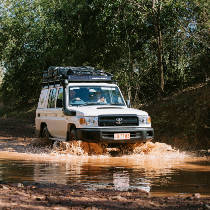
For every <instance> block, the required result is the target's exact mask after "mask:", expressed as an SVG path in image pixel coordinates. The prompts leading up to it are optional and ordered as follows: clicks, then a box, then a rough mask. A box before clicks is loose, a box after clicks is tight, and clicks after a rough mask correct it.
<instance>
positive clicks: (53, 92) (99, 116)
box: [35, 67, 154, 145]
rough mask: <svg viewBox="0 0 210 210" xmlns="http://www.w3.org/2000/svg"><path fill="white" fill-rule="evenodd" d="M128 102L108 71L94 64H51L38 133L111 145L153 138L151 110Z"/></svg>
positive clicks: (40, 106)
mask: <svg viewBox="0 0 210 210" xmlns="http://www.w3.org/2000/svg"><path fill="white" fill-rule="evenodd" d="M127 104H128V103H127ZM127 104H126V102H125V100H124V98H123V96H122V93H121V91H120V89H119V87H118V86H117V84H116V83H115V82H114V81H113V79H112V75H111V74H109V73H106V72H104V71H102V70H96V69H94V68H92V67H49V69H48V70H47V71H45V72H44V74H43V88H42V91H41V94H40V98H39V103H38V107H37V110H36V119H35V124H36V133H37V134H38V135H39V136H40V137H44V138H51V139H56V140H62V141H71V140H82V141H86V142H91V143H92V142H98V143H104V144H109V145H110V144H111V145H115V144H116V145H119V144H125V143H129V144H132V143H137V142H146V141H147V140H150V139H152V138H153V136H154V131H153V128H151V119H150V117H149V115H148V113H147V112H145V111H141V110H138V109H132V108H129V105H127Z"/></svg>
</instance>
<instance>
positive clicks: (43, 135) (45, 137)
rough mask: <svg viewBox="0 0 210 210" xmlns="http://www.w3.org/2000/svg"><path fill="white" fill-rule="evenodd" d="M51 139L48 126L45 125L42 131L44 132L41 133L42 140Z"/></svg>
mask: <svg viewBox="0 0 210 210" xmlns="http://www.w3.org/2000/svg"><path fill="white" fill-rule="evenodd" d="M49 137H50V133H49V131H48V129H47V126H46V125H45V126H44V127H43V129H42V132H41V138H44V139H49Z"/></svg>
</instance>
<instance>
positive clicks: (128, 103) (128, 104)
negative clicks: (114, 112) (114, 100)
mask: <svg viewBox="0 0 210 210" xmlns="http://www.w3.org/2000/svg"><path fill="white" fill-rule="evenodd" d="M126 104H127V106H128V107H129V108H130V107H131V101H130V100H127V101H126Z"/></svg>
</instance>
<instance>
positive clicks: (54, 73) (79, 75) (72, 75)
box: [42, 66, 114, 85]
mask: <svg viewBox="0 0 210 210" xmlns="http://www.w3.org/2000/svg"><path fill="white" fill-rule="evenodd" d="M64 80H68V82H114V81H113V79H112V74H110V73H106V72H104V71H103V70H98V69H95V68H93V67H90V66H81V67H72V66H67V67H61V66H50V67H49V68H48V70H47V71H44V72H43V81H42V83H43V85H49V84H58V83H62V82H63V81H64Z"/></svg>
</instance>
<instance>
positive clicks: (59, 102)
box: [56, 88, 63, 108]
mask: <svg viewBox="0 0 210 210" xmlns="http://www.w3.org/2000/svg"><path fill="white" fill-rule="evenodd" d="M56 107H57V108H61V107H63V88H59V89H58V96H57V100H56Z"/></svg>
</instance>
